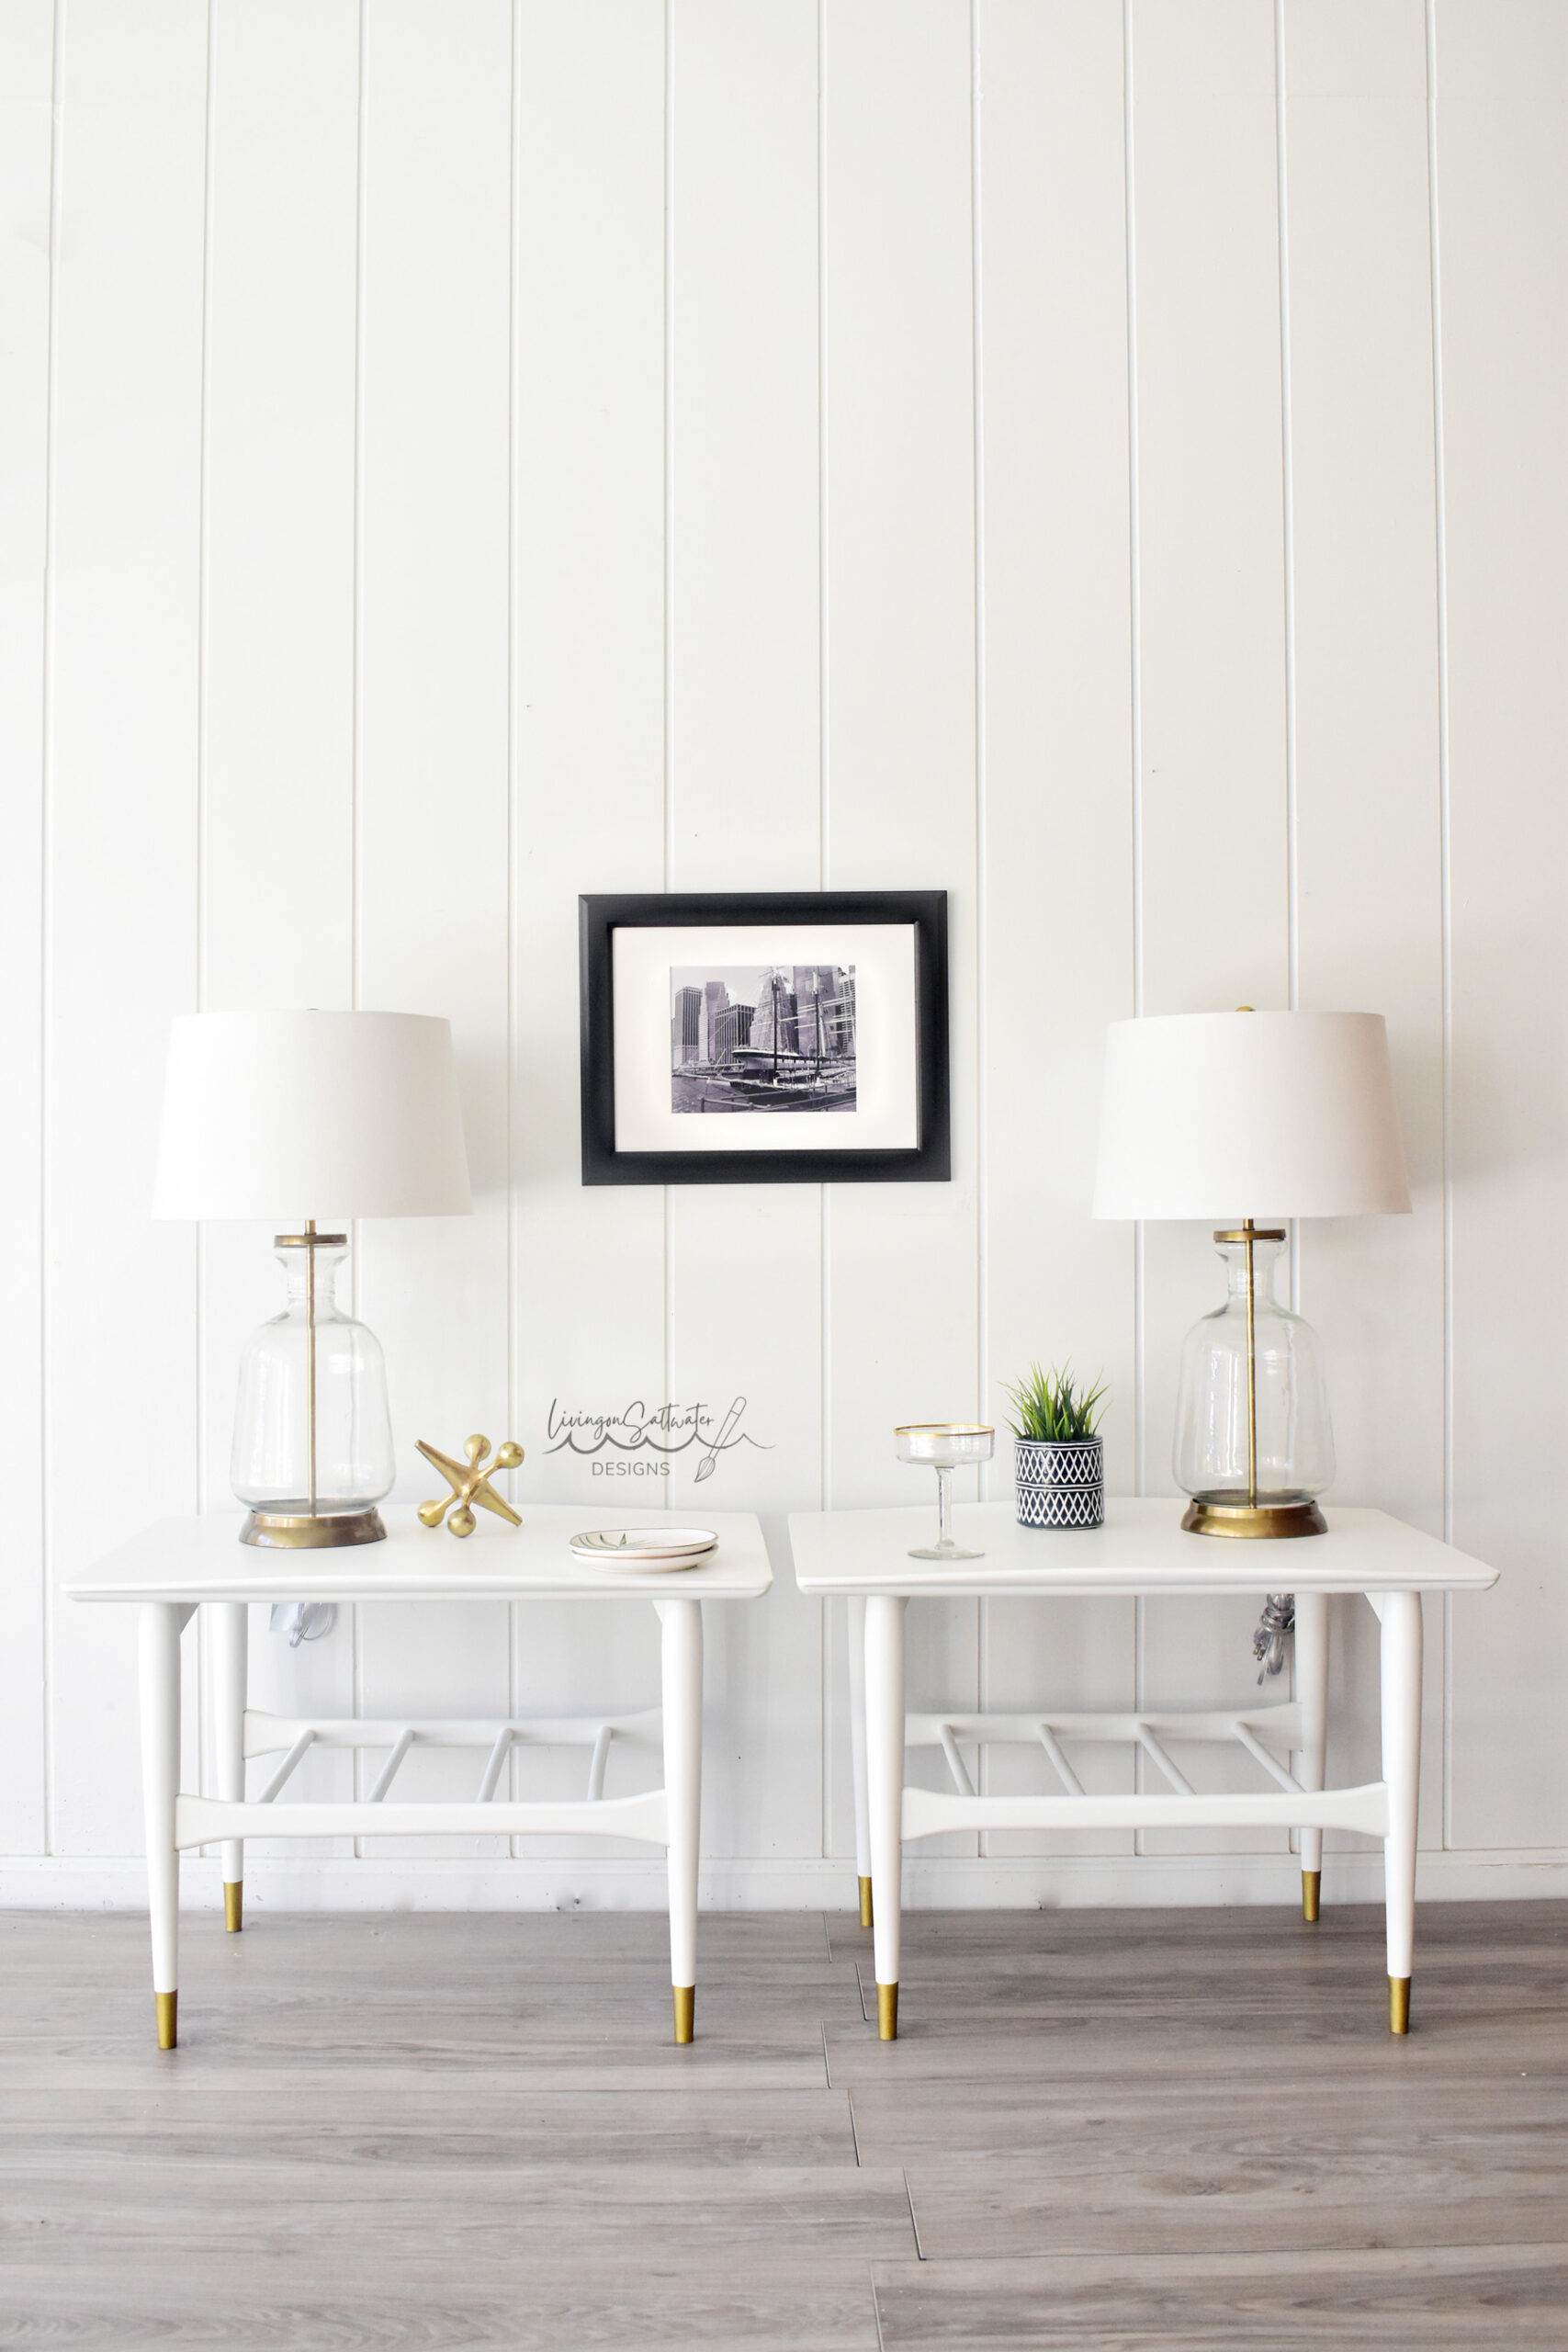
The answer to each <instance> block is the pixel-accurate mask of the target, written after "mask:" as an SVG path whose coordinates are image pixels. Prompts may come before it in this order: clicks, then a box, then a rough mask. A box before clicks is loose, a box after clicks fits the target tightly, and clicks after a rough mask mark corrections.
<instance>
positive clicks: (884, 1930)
mask: <svg viewBox="0 0 1568 2352" xmlns="http://www.w3.org/2000/svg"><path fill="white" fill-rule="evenodd" d="M865 1766H866V1803H867V1810H868V1814H869V1818H870V1826H871V1887H872V1905H873V1909H874V1915H875V1916H874V1928H873V1933H874V1964H875V1969H876V2030H877V2033H878V2035H879V2037H880V2038H881V2040H882V2041H895V2040H896V2039H897V2033H898V1931H899V1902H900V1895H899V1877H900V1873H901V1870H902V1865H903V1854H904V1845H903V1826H904V1602H903V1600H902V1599H901V1598H897V1597H894V1596H891V1595H889V1594H886V1593H873V1594H872V1595H871V1596H870V1597H869V1599H868V1600H867V1601H866V1604H865Z"/></svg>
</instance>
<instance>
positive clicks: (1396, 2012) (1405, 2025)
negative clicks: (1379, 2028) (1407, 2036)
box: [1388, 1976, 1410, 2033]
mask: <svg viewBox="0 0 1568 2352" xmlns="http://www.w3.org/2000/svg"><path fill="white" fill-rule="evenodd" d="M1388 2030H1389V2031H1390V2033H1408V2032H1409V2030H1410V1979H1409V1977H1408V1976H1391V1977H1390V1978H1389V1980H1388Z"/></svg>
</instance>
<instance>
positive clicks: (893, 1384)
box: [822, 0, 978, 1850]
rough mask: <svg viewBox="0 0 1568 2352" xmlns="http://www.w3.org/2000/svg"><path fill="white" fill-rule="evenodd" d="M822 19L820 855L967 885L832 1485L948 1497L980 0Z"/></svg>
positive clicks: (859, 1500)
mask: <svg viewBox="0 0 1568 2352" xmlns="http://www.w3.org/2000/svg"><path fill="white" fill-rule="evenodd" d="M826 41H827V46H826V53H825V56H824V59H823V74H824V82H825V92H826V101H825V117H826V127H825V140H826V152H825V156H824V176H823V207H824V212H823V230H822V237H823V266H824V270H825V272H826V278H825V286H824V318H825V346H824V353H823V366H824V379H823V384H824V395H823V407H824V418H825V432H826V446H825V450H824V461H825V464H826V468H827V530H828V563H827V578H828V628H827V646H828V673H827V695H828V729H827V740H828V768H827V794H828V814H827V842H828V870H827V875H826V877H825V878H826V880H827V881H828V883H829V887H832V888H850V887H854V888H863V889H889V888H946V889H947V890H948V892H949V893H950V899H949V914H950V921H951V949H952V969H953V986H952V1008H953V1182H952V1183H951V1184H941V1185H924V1184H901V1185H876V1184H848V1185H840V1186H837V1187H833V1188H830V1198H829V1234H830V1258H829V1273H830V1292H829V1312H830V1315H831V1340H830V1346H829V1383H830V1388H829V1400H828V1407H827V1420H828V1442H829V1450H830V1451H829V1476H830V1493H831V1498H832V1500H833V1501H834V1503H835V1504H837V1505H838V1506H839V1507H840V1508H843V1507H845V1506H847V1505H853V1504H869V1503H887V1502H911V1503H912V1502H919V1501H923V1502H925V1503H928V1504H930V1505H931V1507H932V1509H933V1510H934V1506H935V1493H934V1481H933V1479H932V1477H931V1474H930V1472H925V1471H922V1472H917V1471H914V1470H911V1469H908V1468H904V1467H900V1465H899V1464H898V1463H897V1460H896V1458H895V1455H894V1451H893V1431H894V1430H895V1428H896V1427H897V1424H898V1423H899V1422H900V1421H910V1420H940V1419H966V1418H968V1417H969V1416H970V1415H972V1414H973V1413H974V1412H975V1410H976V1407H977V1404H978V1395H977V1390H978V1363H977V1349H978V1329H977V1313H976V1250H977V1239H978V1225H977V1215H976V1199H977V1148H976V986H975V973H976V857H975V842H976V830H975V829H976V798H975V726H976V708H975V569H974V567H975V414H974V350H973V323H974V283H973V276H972V270H971V254H972V222H971V211H970V187H971V174H972V157H971V152H970V83H969V43H970V24H969V11H968V8H967V6H964V0H832V5H831V6H829V10H828V14H827V31H826ZM909 1641H910V1647H909V1656H910V1668H909V1674H910V1689H911V1692H912V1693H914V1694H916V1698H917V1702H919V1697H920V1696H922V1695H923V1694H925V1693H926V1692H928V1691H929V1692H930V1694H931V1698H932V1700H933V1702H935V1701H946V1702H952V1703H954V1704H961V1703H973V1699H972V1695H971V1694H973V1693H974V1691H976V1687H977V1671H978V1659H977V1631H976V1611H975V1608H974V1607H973V1605H971V1604H969V1603H966V1602H958V1603H954V1604H953V1605H952V1606H939V1605H937V1604H935V1603H931V1602H926V1603H923V1604H922V1605H921V1606H920V1607H919V1608H918V1609H917V1610H916V1611H914V1612H913V1615H912V1617H911V1622H910V1634H909ZM928 1850H929V1849H928Z"/></svg>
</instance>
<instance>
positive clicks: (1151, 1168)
mask: <svg viewBox="0 0 1568 2352" xmlns="http://www.w3.org/2000/svg"><path fill="white" fill-rule="evenodd" d="M1409 1206H1410V1188H1409V1184H1408V1182H1407V1180H1406V1177H1405V1172H1404V1147H1403V1145H1402V1143H1401V1141H1400V1135H1399V1119H1398V1115H1397V1114H1396V1112H1395V1110H1394V1102H1393V1074H1392V1072H1391V1070H1390V1068H1389V1058H1388V1036H1387V1033H1386V1031H1385V1029H1384V1027H1383V1022H1382V1014H1381V1013H1378V1012H1178V1013H1168V1014H1165V1015H1161V1016H1157V1017H1156V1018H1154V1019H1150V1020H1142V1021H1113V1022H1112V1023H1111V1026H1110V1029H1109V1031H1108V1032H1107V1035H1106V1056H1105V1096H1104V1101H1103V1103H1102V1105H1101V1111H1100V1166H1099V1172H1098V1176H1097V1180H1096V1183H1095V1193H1094V1214H1095V1216H1097V1217H1205V1218H1208V1219H1211V1220H1212V1221H1213V1222H1216V1223H1218V1222H1220V1221H1222V1220H1225V1219H1230V1220H1232V1221H1234V1220H1235V1219H1236V1218H1238V1217H1244V1216H1251V1217H1261V1216H1368V1215H1371V1214H1374V1213H1376V1212H1378V1211H1384V1210H1393V1211H1399V1210H1407V1209H1408V1208H1409Z"/></svg>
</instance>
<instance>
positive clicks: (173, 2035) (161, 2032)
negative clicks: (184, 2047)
mask: <svg viewBox="0 0 1568 2352" xmlns="http://www.w3.org/2000/svg"><path fill="white" fill-rule="evenodd" d="M152 2000H153V2004H154V2006H155V2007H156V2009H157V2012H158V2047H159V2049H160V2050H172V2049H173V2048H174V2046H175V2042H176V2041H177V2040H178V2039H179V2033H178V2028H177V2026H176V2023H175V2019H176V2018H177V2015H178V2012H179V2006H180V1996H179V1995H178V1994H177V1993H154V1994H153V1996H152Z"/></svg>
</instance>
